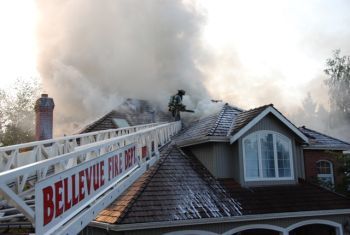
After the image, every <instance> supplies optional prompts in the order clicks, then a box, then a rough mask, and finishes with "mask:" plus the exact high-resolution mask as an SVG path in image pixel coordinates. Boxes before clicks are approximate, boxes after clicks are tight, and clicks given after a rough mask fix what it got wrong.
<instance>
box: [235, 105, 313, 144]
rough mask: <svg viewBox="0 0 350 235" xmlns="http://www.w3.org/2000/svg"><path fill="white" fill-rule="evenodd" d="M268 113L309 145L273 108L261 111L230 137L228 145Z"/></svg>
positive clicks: (299, 132)
mask: <svg viewBox="0 0 350 235" xmlns="http://www.w3.org/2000/svg"><path fill="white" fill-rule="evenodd" d="M269 113H271V114H273V115H274V116H275V117H276V118H277V119H279V120H280V121H281V122H282V123H283V124H285V125H286V126H287V127H288V128H289V129H290V130H291V131H293V132H294V133H295V134H296V135H297V136H299V137H300V138H301V139H302V140H303V141H304V142H305V143H309V139H308V138H307V137H306V136H305V135H304V134H303V133H302V132H301V131H300V130H299V129H298V128H297V127H296V126H294V125H293V124H292V123H291V122H290V121H289V120H288V119H287V118H285V117H284V116H283V115H282V114H281V113H279V112H278V111H277V110H276V109H274V108H273V107H271V106H270V107H267V108H266V109H265V110H264V111H262V112H261V113H260V114H259V115H258V116H256V117H255V118H254V119H253V120H251V121H250V122H249V123H248V124H247V125H245V126H244V127H243V128H242V129H240V130H239V131H238V132H237V133H235V134H234V135H232V136H231V138H230V143H231V144H232V143H234V142H235V141H236V140H238V139H239V138H240V137H241V136H243V135H244V134H245V133H246V132H247V131H248V130H249V129H251V128H252V127H253V126H254V125H256V124H257V123H258V122H259V121H260V120H261V119H263V118H264V117H265V116H267V115H268V114H269Z"/></svg>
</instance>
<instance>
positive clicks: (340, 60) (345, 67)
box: [324, 50, 350, 118]
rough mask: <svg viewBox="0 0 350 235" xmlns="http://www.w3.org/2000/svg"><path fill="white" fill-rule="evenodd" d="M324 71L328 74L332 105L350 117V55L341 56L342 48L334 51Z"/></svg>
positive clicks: (337, 110) (335, 109)
mask: <svg viewBox="0 0 350 235" xmlns="http://www.w3.org/2000/svg"><path fill="white" fill-rule="evenodd" d="M324 72H325V73H326V75H327V76H328V78H327V79H326V81H325V82H326V84H327V85H328V87H329V95H330V101H331V107H332V108H333V109H334V111H336V112H340V113H342V114H344V115H345V116H346V117H347V118H350V56H341V55H340V50H336V51H334V53H333V58H330V59H328V60H327V67H326V69H325V70H324Z"/></svg>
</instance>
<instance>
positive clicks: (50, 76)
mask: <svg viewBox="0 0 350 235" xmlns="http://www.w3.org/2000/svg"><path fill="white" fill-rule="evenodd" d="M203 2H204V3H205V2H206V3H207V4H209V5H208V6H207V7H206V11H208V12H206V11H204V10H203V8H200V7H201V6H200V4H199V3H203ZM197 3H198V4H197ZM225 4H226V5H225ZM37 5H38V12H39V21H38V47H39V48H38V49H39V53H38V69H39V72H40V75H41V77H42V82H43V87H44V91H45V92H47V93H49V95H50V96H52V97H53V98H54V99H55V102H56V110H55V127H56V128H55V130H56V135H59V134H61V133H72V132H73V131H74V130H78V129H79V128H81V127H82V125H84V124H87V123H89V122H91V121H94V120H96V118H98V117H100V116H101V115H103V114H104V113H106V112H109V111H110V110H111V109H114V108H116V107H117V106H118V105H119V104H121V103H122V102H123V101H124V99H125V98H129V97H131V98H139V99H147V100H150V101H152V102H156V103H158V104H159V105H160V106H161V107H163V108H164V109H166V104H167V102H168V99H169V96H170V95H172V94H174V93H175V92H176V91H177V89H179V88H181V89H185V90H186V91H187V94H189V96H186V97H185V104H187V106H188V108H189V109H196V110H197V111H198V110H201V111H200V112H197V114H199V115H206V114H208V113H210V112H212V111H213V110H217V108H218V106H219V105H217V104H213V103H211V102H210V99H211V98H213V99H221V100H224V101H225V102H229V103H231V104H233V105H235V106H238V107H242V108H244V109H250V108H254V107H257V106H260V105H264V104H268V103H273V104H274V105H275V107H277V108H278V109H279V110H280V111H282V112H283V113H284V114H285V115H286V116H287V117H289V118H290V119H291V120H292V121H294V122H295V123H296V125H303V124H306V125H307V126H309V127H310V128H314V129H316V130H320V131H325V132H326V133H329V134H331V135H335V136H338V137H342V138H344V137H345V139H347V140H349V139H350V137H347V136H346V134H345V135H344V134H343V133H341V132H339V131H336V132H332V131H334V130H335V129H334V128H333V127H331V124H328V123H330V122H331V121H329V120H330V119H331V118H330V114H329V111H330V110H331V107H329V103H328V100H329V97H328V94H327V87H326V86H325V84H324V79H325V75H324V73H323V69H324V68H325V62H326V59H327V58H329V57H330V56H331V54H332V51H333V50H334V49H337V48H341V49H342V51H343V52H344V54H349V52H350V47H349V43H348V38H349V35H350V31H349V30H348V24H347V22H349V19H350V16H349V14H348V11H349V9H350V5H349V3H348V2H347V1H346V0H345V1H342V0H337V1H334V2H333V1H332V2H331V3H324V2H322V3H320V2H316V1H310V2H308V3H303V4H302V5H301V4H300V3H298V2H295V1H289V2H283V3H282V2H281V1H269V2H265V1H264V2H261V1H254V4H253V5H255V6H256V7H255V8H252V7H251V5H252V2H251V1H249V2H246V1H240V2H238V1H237V2H236V1H223V2H220V1H196V0H193V1H192V0H188V1H171V0H169V1H162V0H147V1H139V0H118V1H114V0H105V1H93V0H76V1H68V0H60V1H59V0H52V1H44V0H38V2H37ZM218 6H219V7H218ZM215 9H218V11H217V12H215ZM210 14H211V18H210ZM220 17H221V18H220ZM219 18H220V19H221V21H220V20H219V21H216V20H217V19H219ZM210 20H211V21H210ZM213 22H214V23H213ZM206 35H209V36H210V37H209V38H210V39H212V41H210V40H208V39H207V38H206ZM308 92H310V94H311V97H312V98H313V99H314V102H315V103H316V105H315V107H316V108H315V109H314V110H311V109H308V108H306V107H304V106H303V104H304V103H303V100H304V99H306V98H307V97H308V96H307V94H308ZM186 115H187V116H191V115H192V114H185V115H184V116H186ZM333 119H334V118H333ZM337 120H338V119H337ZM325 123H326V124H325ZM340 126H341V125H340ZM343 126H345V127H348V126H349V125H348V124H344V125H343ZM345 127H343V128H341V129H342V130H346V128H345ZM58 130H59V131H58ZM343 132H344V131H343ZM345 133H350V131H345Z"/></svg>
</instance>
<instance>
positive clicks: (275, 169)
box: [243, 131, 294, 181]
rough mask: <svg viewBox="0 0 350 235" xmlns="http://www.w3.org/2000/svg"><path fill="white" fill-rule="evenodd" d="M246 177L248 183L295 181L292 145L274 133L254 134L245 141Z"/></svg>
mask: <svg viewBox="0 0 350 235" xmlns="http://www.w3.org/2000/svg"><path fill="white" fill-rule="evenodd" d="M243 159H244V176H245V180H247V181H259V180H276V179H281V180H290V179H293V177H294V176H293V158H292V144H291V141H290V139H289V138H287V137H286V136H284V135H281V134H279V133H277V132H273V131H258V132H254V133H252V134H250V135H248V136H247V137H245V138H244V139H243Z"/></svg>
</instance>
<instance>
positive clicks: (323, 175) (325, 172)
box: [316, 160, 334, 184]
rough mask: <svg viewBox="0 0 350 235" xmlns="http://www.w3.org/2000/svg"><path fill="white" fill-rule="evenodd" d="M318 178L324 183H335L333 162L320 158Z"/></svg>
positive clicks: (317, 164)
mask: <svg viewBox="0 0 350 235" xmlns="http://www.w3.org/2000/svg"><path fill="white" fill-rule="evenodd" d="M316 170H317V178H318V179H319V180H321V181H322V182H323V183H327V184H334V177H333V164H332V162H330V161H327V160H320V161H318V162H317V163H316Z"/></svg>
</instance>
